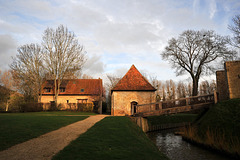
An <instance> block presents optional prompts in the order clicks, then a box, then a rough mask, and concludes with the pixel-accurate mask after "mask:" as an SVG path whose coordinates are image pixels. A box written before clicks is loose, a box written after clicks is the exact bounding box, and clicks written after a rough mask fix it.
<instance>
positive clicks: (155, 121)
mask: <svg viewBox="0 0 240 160" xmlns="http://www.w3.org/2000/svg"><path fill="white" fill-rule="evenodd" d="M197 116H198V115H197V114H189V113H179V114H171V115H162V116H150V117H147V119H148V123H149V124H150V125H160V124H167V123H182V122H193V121H194V120H195V119H196V118H197Z"/></svg>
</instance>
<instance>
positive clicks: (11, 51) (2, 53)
mask: <svg viewBox="0 0 240 160" xmlns="http://www.w3.org/2000/svg"><path fill="white" fill-rule="evenodd" d="M16 46H17V44H16V41H15V40H14V39H13V38H12V37H11V36H10V35H0V57H1V61H0V69H1V70H5V69H8V64H10V63H11V62H12V59H11V56H13V55H15V54H16Z"/></svg>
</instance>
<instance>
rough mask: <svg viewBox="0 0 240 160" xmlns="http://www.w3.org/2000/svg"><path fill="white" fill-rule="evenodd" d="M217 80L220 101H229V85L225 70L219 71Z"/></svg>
mask: <svg viewBox="0 0 240 160" xmlns="http://www.w3.org/2000/svg"><path fill="white" fill-rule="evenodd" d="M216 79H217V92H218V98H219V101H223V100H227V99H229V93H228V84H227V78H226V72H225V70H223V71H217V72H216Z"/></svg>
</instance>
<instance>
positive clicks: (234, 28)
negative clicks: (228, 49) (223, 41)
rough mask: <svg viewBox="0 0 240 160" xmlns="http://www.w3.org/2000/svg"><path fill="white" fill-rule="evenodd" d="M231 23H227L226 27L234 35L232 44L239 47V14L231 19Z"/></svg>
mask: <svg viewBox="0 0 240 160" xmlns="http://www.w3.org/2000/svg"><path fill="white" fill-rule="evenodd" d="M232 21H233V25H229V26H228V28H229V29H230V30H231V31H232V33H233V34H234V37H233V39H232V45H233V46H235V47H237V48H240V15H236V16H235V17H233V19H232Z"/></svg>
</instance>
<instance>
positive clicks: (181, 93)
mask: <svg viewBox="0 0 240 160" xmlns="http://www.w3.org/2000/svg"><path fill="white" fill-rule="evenodd" d="M177 97H178V98H185V97H186V86H185V84H184V83H183V82H181V81H180V82H178V83H177Z"/></svg>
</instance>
